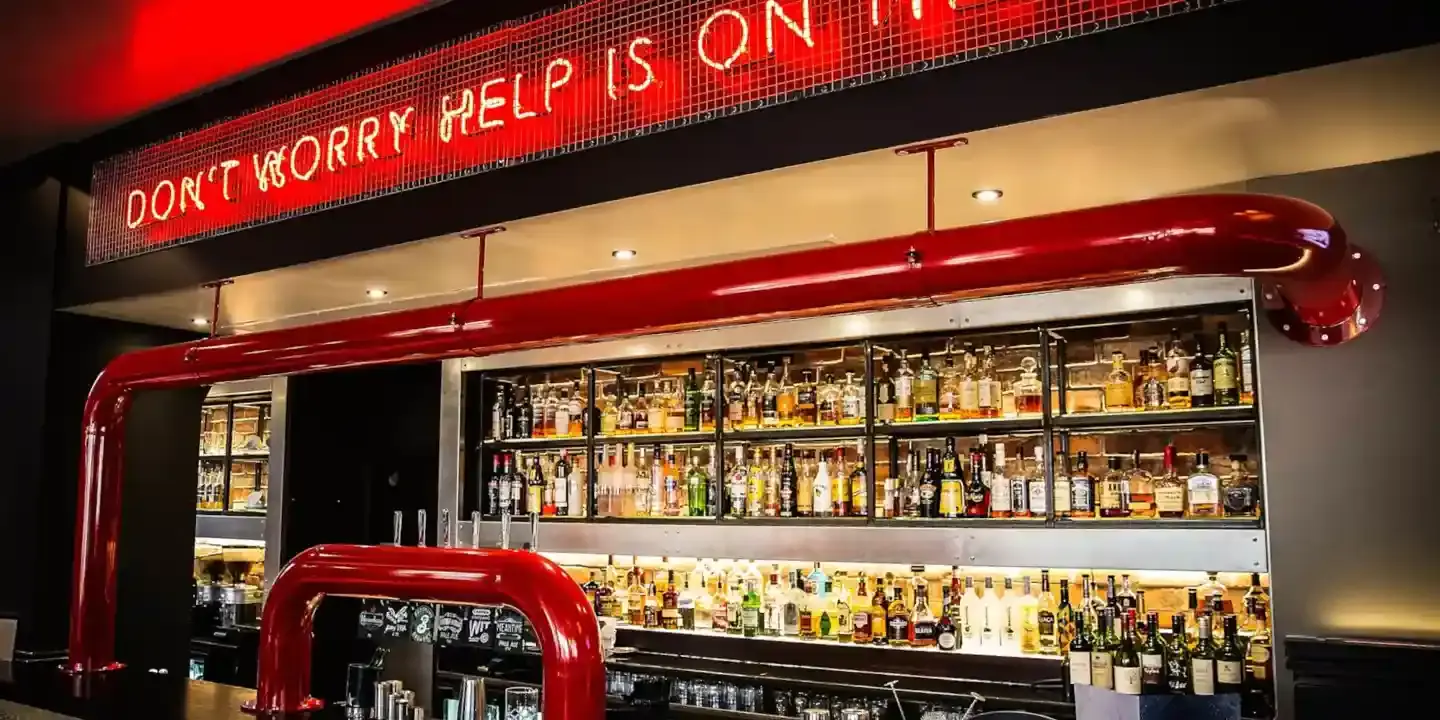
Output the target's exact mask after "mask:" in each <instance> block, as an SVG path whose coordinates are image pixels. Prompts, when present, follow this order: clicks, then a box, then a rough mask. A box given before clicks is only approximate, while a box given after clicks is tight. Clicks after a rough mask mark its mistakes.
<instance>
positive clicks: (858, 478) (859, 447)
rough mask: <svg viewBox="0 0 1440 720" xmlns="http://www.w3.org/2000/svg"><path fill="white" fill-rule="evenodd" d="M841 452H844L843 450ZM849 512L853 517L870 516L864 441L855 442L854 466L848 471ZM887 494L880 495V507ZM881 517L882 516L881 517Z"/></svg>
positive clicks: (868, 482)
mask: <svg viewBox="0 0 1440 720" xmlns="http://www.w3.org/2000/svg"><path fill="white" fill-rule="evenodd" d="M841 452H844V451H843V450H842V451H841ZM849 477H850V512H849V514H851V515H854V516H855V517H866V516H867V515H869V514H870V476H869V474H868V473H867V471H866V469H865V441H864V440H856V441H855V466H854V467H853V468H851V470H850V475H849ZM887 494H888V493H885V492H883V490H882V493H881V498H882V500H881V504H880V507H882V508H884V507H885V505H886V502H887V501H885V500H884V499H883V498H884V497H885V496H886V495H887ZM881 517H883V515H882V516H881Z"/></svg>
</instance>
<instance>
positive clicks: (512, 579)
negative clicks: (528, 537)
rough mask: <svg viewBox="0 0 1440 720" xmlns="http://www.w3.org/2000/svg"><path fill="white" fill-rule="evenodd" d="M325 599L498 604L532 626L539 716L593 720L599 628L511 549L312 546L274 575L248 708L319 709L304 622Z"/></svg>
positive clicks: (539, 568) (552, 580) (599, 708)
mask: <svg viewBox="0 0 1440 720" xmlns="http://www.w3.org/2000/svg"><path fill="white" fill-rule="evenodd" d="M327 595H346V596H354V597H386V598H396V599H400V600H423V601H428V600H434V601H436V602H447V603H472V604H505V605H510V606H511V607H514V608H515V609H517V610H519V611H520V612H521V613H523V614H524V615H525V617H526V618H528V619H529V620H530V623H531V625H533V626H534V627H535V635H536V638H537V639H538V640H539V642H540V650H541V653H542V660H543V662H542V671H543V672H544V693H543V698H542V702H543V704H544V706H543V707H542V713H541V714H542V715H543V716H544V717H545V718H547V719H551V718H553V719H554V720H600V719H601V718H602V717H603V716H604V714H605V663H604V658H603V656H602V654H601V650H600V626H599V622H598V621H597V620H596V619H595V611H594V610H593V609H592V608H591V607H590V604H589V603H588V602H586V600H585V593H584V592H582V591H581V590H580V586H579V585H577V584H576V583H575V581H574V580H572V579H571V578H570V576H569V575H568V574H566V572H565V570H564V569H563V568H561V567H560V566H559V565H556V564H555V563H554V562H552V561H550V560H548V559H546V558H545V557H543V556H540V555H537V554H535V553H531V552H521V551H518V550H461V549H456V548H425V547H396V546H385V545H381V546H364V545H320V546H317V547H313V548H310V549H309V550H306V551H305V552H302V553H300V554H299V555H296V556H295V559H293V560H291V561H290V562H289V564H287V565H286V566H285V568H284V569H283V570H281V571H280V574H279V575H277V576H276V577H275V582H274V583H273V584H272V585H271V586H270V592H269V594H268V595H267V596H266V599H265V614H264V616H263V617H262V618H261V622H260V664H259V668H258V675H257V677H256V680H257V685H256V694H255V701H254V704H253V705H247V706H246V709H247V710H250V711H253V712H255V713H256V714H259V715H286V714H298V713H302V712H306V711H310V710H315V709H318V708H319V707H320V702H319V701H318V700H316V699H314V698H312V697H311V696H310V639H311V638H310V636H311V622H312V620H313V618H314V615H315V609H316V608H317V607H318V606H319V604H320V600H321V599H322V598H324V597H325V596H327Z"/></svg>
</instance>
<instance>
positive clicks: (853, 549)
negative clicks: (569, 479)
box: [480, 521, 1269, 572]
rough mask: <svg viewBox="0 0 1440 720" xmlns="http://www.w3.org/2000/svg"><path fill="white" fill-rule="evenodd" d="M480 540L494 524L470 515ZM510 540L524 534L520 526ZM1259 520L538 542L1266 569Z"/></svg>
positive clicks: (786, 530) (799, 555)
mask: <svg viewBox="0 0 1440 720" xmlns="http://www.w3.org/2000/svg"><path fill="white" fill-rule="evenodd" d="M480 526H481V528H480V531H481V537H482V538H483V542H484V543H485V544H486V545H492V544H497V543H498V541H499V537H500V523H498V522H493V521H487V522H482V523H480ZM513 532H519V533H524V535H523V536H522V537H517V538H515V539H516V540H517V541H521V542H523V541H526V540H529V537H528V534H529V529H528V528H516V529H514V531H513ZM1267 550H1268V543H1267V542H1266V538H1265V531H1264V530H1261V529H1236V528H1204V527H1193V526H1186V527H1162V528H1121V527H1110V528H1107V527H1103V523H1100V522H1097V523H1095V525H1094V526H1089V527H1084V528H1079V527H1076V528H1068V527H1067V528H1047V527H1034V528H1025V527H995V528H990V527H953V528H943V527H887V526H879V527H863V526H862V527H855V526H816V525H805V526H800V525H796V526H779V525H767V526H764V527H745V526H743V525H742V524H739V523H736V524H733V525H731V524H727V523H715V522H702V523H697V524H690V523H603V522H601V523H559V522H557V523H547V524H546V528H545V551H546V552H557V553H586V554H597V555H608V554H616V555H647V556H672V557H702V558H704V557H709V558H747V559H748V558H758V559H763V560H781V561H794V562H808V561H816V560H818V561H823V562H862V563H898V564H906V565H908V564H915V563H919V564H925V565H961V566H965V567H1022V568H1037V567H1047V568H1123V569H1127V570H1198V571H1204V570H1215V571H1221V572H1268V571H1269V564H1268V557H1269V556H1268V552H1267Z"/></svg>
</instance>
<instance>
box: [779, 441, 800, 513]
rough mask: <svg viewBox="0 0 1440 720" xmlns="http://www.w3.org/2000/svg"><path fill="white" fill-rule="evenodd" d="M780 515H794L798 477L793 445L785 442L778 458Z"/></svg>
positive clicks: (798, 483)
mask: <svg viewBox="0 0 1440 720" xmlns="http://www.w3.org/2000/svg"><path fill="white" fill-rule="evenodd" d="M780 463H781V465H780V517H795V493H796V491H797V490H798V489H799V485H800V478H799V476H798V473H797V472H796V471H795V446H794V445H792V444H790V443H785V449H784V454H783V455H781V460H780Z"/></svg>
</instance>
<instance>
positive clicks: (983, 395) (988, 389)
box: [977, 380, 995, 408]
mask: <svg viewBox="0 0 1440 720" xmlns="http://www.w3.org/2000/svg"><path fill="white" fill-rule="evenodd" d="M977 384H978V385H979V388H978V392H977V394H978V395H979V398H978V402H979V405H980V407H982V408H988V407H994V406H995V388H994V387H993V386H992V384H991V383H990V382H989V381H987V380H981V381H980V382H979V383H977Z"/></svg>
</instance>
